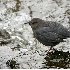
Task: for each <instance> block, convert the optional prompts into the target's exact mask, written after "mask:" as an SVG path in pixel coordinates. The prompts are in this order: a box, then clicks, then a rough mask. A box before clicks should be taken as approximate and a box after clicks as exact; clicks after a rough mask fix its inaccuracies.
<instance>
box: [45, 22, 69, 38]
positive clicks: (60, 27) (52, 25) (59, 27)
mask: <svg viewBox="0 0 70 70" xmlns="http://www.w3.org/2000/svg"><path fill="white" fill-rule="evenodd" d="M45 24H46V27H50V28H51V30H53V31H54V32H55V33H57V34H59V35H62V36H63V37H64V38H67V37H70V32H69V31H68V29H67V28H65V27H64V26H63V25H61V24H59V23H56V22H52V21H51V22H45ZM44 27H45V26H44Z"/></svg>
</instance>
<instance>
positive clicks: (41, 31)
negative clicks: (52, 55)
mask: <svg viewBox="0 0 70 70" xmlns="http://www.w3.org/2000/svg"><path fill="white" fill-rule="evenodd" d="M28 23H29V25H30V26H31V28H32V31H33V35H34V37H35V38H36V39H37V40H38V41H39V42H40V43H42V44H43V45H45V46H51V48H52V47H53V46H56V45H57V44H59V43H60V42H64V40H63V39H66V38H69V37H70V32H69V30H68V29H67V28H66V27H64V26H63V25H61V24H60V23H58V22H54V21H45V20H42V19H40V18H33V19H32V20H31V21H29V22H28ZM51 48H50V49H51Z"/></svg>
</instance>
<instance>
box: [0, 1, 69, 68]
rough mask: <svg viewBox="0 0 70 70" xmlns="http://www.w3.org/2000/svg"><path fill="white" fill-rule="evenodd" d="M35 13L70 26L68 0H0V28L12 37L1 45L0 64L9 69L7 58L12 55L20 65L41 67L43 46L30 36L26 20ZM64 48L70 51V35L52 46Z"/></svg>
mask: <svg viewBox="0 0 70 70" xmlns="http://www.w3.org/2000/svg"><path fill="white" fill-rule="evenodd" d="M34 17H38V18H41V19H44V20H48V21H50V20H51V21H56V22H59V23H61V24H62V25H64V26H65V27H66V28H68V29H70V24H69V23H70V1H69V0H0V28H1V29H6V30H7V31H8V32H9V33H10V35H11V38H12V42H11V43H10V44H7V45H4V46H0V68H1V69H8V68H9V67H8V66H7V65H6V62H7V61H8V60H11V59H14V60H15V61H17V63H18V64H19V68H20V69H37V68H42V67H43V66H44V65H43V64H42V63H43V62H44V61H45V60H44V57H45V54H46V52H45V51H46V50H48V49H49V48H50V47H49V46H44V45H42V44H41V43H39V42H38V41H37V40H36V39H35V38H33V33H32V29H31V27H30V26H29V24H26V25H25V24H24V23H26V22H28V21H29V20H31V18H34ZM55 48H57V49H62V50H63V51H70V39H69V38H68V39H66V42H64V43H60V44H59V45H57V46H55Z"/></svg>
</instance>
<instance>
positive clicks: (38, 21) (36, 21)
mask: <svg viewBox="0 0 70 70" xmlns="http://www.w3.org/2000/svg"><path fill="white" fill-rule="evenodd" d="M42 22H43V20H42V19H39V18H33V19H32V20H31V21H29V22H28V23H29V25H30V26H31V28H32V29H33V30H36V29H37V28H38V27H39V26H40V25H41V24H42Z"/></svg>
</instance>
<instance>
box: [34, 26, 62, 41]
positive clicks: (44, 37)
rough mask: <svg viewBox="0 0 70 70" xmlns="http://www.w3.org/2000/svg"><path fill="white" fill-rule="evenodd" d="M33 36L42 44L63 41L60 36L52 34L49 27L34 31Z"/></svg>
mask: <svg viewBox="0 0 70 70" xmlns="http://www.w3.org/2000/svg"><path fill="white" fill-rule="evenodd" d="M34 35H35V37H36V38H37V39H38V40H39V41H44V42H61V41H62V40H63V39H62V36H60V35H58V34H57V33H55V32H53V31H52V30H51V29H50V28H49V27H43V28H40V29H38V30H36V32H35V34H34Z"/></svg>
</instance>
